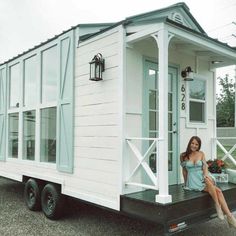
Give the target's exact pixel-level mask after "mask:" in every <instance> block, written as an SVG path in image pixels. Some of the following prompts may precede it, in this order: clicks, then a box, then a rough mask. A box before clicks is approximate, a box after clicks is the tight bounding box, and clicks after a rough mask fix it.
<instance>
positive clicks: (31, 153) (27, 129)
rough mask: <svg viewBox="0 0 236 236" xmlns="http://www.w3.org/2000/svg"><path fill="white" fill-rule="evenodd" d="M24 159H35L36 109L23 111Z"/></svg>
mask: <svg viewBox="0 0 236 236" xmlns="http://www.w3.org/2000/svg"><path fill="white" fill-rule="evenodd" d="M23 125H24V131H23V159H25V160H34V159H35V111H26V112H24V113H23Z"/></svg>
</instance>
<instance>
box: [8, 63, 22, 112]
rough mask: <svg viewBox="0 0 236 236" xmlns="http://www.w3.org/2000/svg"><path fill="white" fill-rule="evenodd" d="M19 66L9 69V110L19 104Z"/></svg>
mask: <svg viewBox="0 0 236 236" xmlns="http://www.w3.org/2000/svg"><path fill="white" fill-rule="evenodd" d="M20 91H21V90H20V64H19V63H18V64H15V65H13V66H11V67H10V108H14V107H19V104H20Z"/></svg>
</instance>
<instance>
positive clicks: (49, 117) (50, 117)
mask: <svg viewBox="0 0 236 236" xmlns="http://www.w3.org/2000/svg"><path fill="white" fill-rule="evenodd" d="M40 129H41V144H40V146H41V149H40V150H41V152H40V156H41V158H40V160H41V161H42V162H52V163H55V162H56V107H51V108H45V109H42V110H41V123H40Z"/></svg>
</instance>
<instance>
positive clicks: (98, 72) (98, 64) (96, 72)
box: [89, 53, 105, 81]
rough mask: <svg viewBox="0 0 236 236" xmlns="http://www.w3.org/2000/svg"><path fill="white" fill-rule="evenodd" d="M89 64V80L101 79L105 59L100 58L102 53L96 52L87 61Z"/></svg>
mask: <svg viewBox="0 0 236 236" xmlns="http://www.w3.org/2000/svg"><path fill="white" fill-rule="evenodd" d="M89 64H90V78H89V79H90V80H93V81H99V80H102V72H103V71H104V70H105V60H104V59H103V58H102V54H101V53H98V54H97V55H95V56H94V57H93V59H92V61H90V62H89Z"/></svg>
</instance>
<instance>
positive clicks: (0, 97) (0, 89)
mask: <svg viewBox="0 0 236 236" xmlns="http://www.w3.org/2000/svg"><path fill="white" fill-rule="evenodd" d="M3 73H4V70H0V112H1V111H2V109H3V105H4V104H3V102H4V97H3V96H4V94H3V76H4V75H3Z"/></svg>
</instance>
